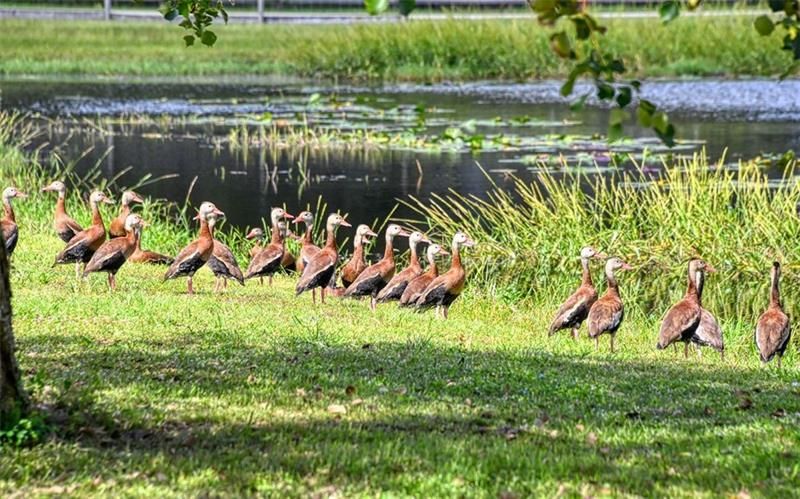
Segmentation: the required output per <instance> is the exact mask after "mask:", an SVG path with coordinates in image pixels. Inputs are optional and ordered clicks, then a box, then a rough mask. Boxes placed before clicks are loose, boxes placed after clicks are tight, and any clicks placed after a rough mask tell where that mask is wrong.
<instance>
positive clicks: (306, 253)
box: [294, 211, 349, 275]
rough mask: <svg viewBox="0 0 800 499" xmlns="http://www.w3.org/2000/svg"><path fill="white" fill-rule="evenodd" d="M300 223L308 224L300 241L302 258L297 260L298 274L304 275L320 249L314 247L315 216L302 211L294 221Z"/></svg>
mask: <svg viewBox="0 0 800 499" xmlns="http://www.w3.org/2000/svg"><path fill="white" fill-rule="evenodd" d="M329 218H330V217H329ZM300 222H302V223H304V224H306V231H305V233H304V234H303V237H302V238H301V239H300V244H301V247H300V258H298V259H297V272H298V273H299V274H301V275H302V274H303V269H305V267H306V265H308V262H310V261H311V259H312V258H313V257H314V255H316V254H317V252H319V250H320V248H319V247H318V246H315V245H314V237H313V236H314V234H313V232H314V215H313V214H312V213H311V212H310V211H301V212H300V214H299V215H297V218H295V219H294V223H296V224H299V223H300ZM348 227H349V226H348Z"/></svg>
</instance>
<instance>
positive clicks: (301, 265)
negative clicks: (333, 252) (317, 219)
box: [294, 211, 320, 275]
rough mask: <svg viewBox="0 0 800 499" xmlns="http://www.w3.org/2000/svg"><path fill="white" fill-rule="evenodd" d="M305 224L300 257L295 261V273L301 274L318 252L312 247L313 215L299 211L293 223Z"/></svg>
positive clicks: (317, 249)
mask: <svg viewBox="0 0 800 499" xmlns="http://www.w3.org/2000/svg"><path fill="white" fill-rule="evenodd" d="M301 222H302V223H304V224H306V231H305V233H304V234H303V237H302V238H301V239H300V244H301V247H300V257H299V258H298V259H297V272H298V273H299V274H301V275H302V274H303V270H304V269H305V267H306V265H307V264H308V262H310V261H311V259H312V258H313V257H314V255H316V254H317V252H319V250H320V248H319V247H318V246H315V245H314V236H313V232H314V215H313V214H312V213H311V212H310V211H301V212H300V214H299V215H297V217H296V218H295V219H294V223H296V224H299V223H301Z"/></svg>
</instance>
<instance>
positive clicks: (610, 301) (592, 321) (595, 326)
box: [587, 257, 631, 353]
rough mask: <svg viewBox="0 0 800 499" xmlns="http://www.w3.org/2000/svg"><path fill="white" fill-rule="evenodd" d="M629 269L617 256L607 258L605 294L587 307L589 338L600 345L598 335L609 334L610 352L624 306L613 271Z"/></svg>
mask: <svg viewBox="0 0 800 499" xmlns="http://www.w3.org/2000/svg"><path fill="white" fill-rule="evenodd" d="M619 270H631V266H630V265H628V264H627V263H625V262H623V261H622V260H620V259H619V258H617V257H614V258H609V259H608V261H607V262H606V282H607V283H608V288H606V292H605V294H604V295H603V296H602V297H600V299H599V300H597V301H596V302H594V304H593V305H592V308H590V309H589V315H588V317H587V319H588V321H587V322H588V324H589V338H592V339H594V348H595V350H597V349H598V348H599V346H600V335H603V334H609V335H611V353H614V337H615V336H616V334H617V330H618V329H619V327H620V326H621V325H622V319H624V318H625V307H624V305H623V303H622V298H620V296H619V286H618V285H617V277H616V275H615V272H617V271H619Z"/></svg>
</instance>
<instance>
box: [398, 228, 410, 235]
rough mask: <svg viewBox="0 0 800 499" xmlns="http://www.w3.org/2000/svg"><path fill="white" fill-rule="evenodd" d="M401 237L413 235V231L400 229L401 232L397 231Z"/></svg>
mask: <svg viewBox="0 0 800 499" xmlns="http://www.w3.org/2000/svg"><path fill="white" fill-rule="evenodd" d="M397 235H398V236H400V237H411V233H410V232H408V231H407V230H405V229H400V232H398V233H397Z"/></svg>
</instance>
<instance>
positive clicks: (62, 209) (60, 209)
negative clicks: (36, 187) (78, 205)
mask: <svg viewBox="0 0 800 499" xmlns="http://www.w3.org/2000/svg"><path fill="white" fill-rule="evenodd" d="M66 214H67V205H66V201H65V200H64V193H63V192H60V191H59V193H58V198H57V199H56V215H57V216H61V215H66Z"/></svg>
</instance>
